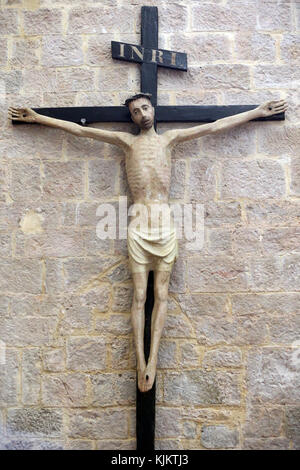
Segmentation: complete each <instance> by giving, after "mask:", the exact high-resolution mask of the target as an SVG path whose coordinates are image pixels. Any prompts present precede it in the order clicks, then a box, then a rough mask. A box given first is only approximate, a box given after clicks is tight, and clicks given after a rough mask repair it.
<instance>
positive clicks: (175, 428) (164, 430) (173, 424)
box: [155, 406, 182, 439]
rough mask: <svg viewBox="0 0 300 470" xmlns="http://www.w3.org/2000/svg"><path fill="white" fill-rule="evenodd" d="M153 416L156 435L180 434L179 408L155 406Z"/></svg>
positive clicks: (160, 436) (163, 436) (171, 436)
mask: <svg viewBox="0 0 300 470" xmlns="http://www.w3.org/2000/svg"><path fill="white" fill-rule="evenodd" d="M155 411H156V416H155V423H156V429H157V432H156V437H157V438H158V439H163V438H176V437H178V436H180V435H181V414H182V413H181V409H180V408H167V407H165V406H157V407H156V409H155Z"/></svg>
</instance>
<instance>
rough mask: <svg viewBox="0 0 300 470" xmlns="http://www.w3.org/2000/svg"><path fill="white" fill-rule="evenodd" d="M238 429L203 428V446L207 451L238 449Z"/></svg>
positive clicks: (223, 427)
mask: <svg viewBox="0 0 300 470" xmlns="http://www.w3.org/2000/svg"><path fill="white" fill-rule="evenodd" d="M238 440H239V439H238V431H237V429H230V428H228V427H227V426H222V425H219V426H203V428H202V430H201V444H202V445H203V446H204V447H206V448H207V449H236V448H237V445H238Z"/></svg>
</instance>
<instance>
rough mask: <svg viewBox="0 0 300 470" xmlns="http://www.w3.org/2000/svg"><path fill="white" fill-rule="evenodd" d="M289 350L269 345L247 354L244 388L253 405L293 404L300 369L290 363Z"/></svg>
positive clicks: (299, 380)
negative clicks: (245, 385) (245, 384)
mask: <svg viewBox="0 0 300 470" xmlns="http://www.w3.org/2000/svg"><path fill="white" fill-rule="evenodd" d="M292 353H293V351H291V350H289V349H284V348H276V349H275V348H272V347H270V348H261V349H256V351H251V352H250V353H249V355H248V360H247V387H248V398H249V400H250V402H251V403H252V404H260V403H270V404H275V403H276V404H278V405H279V404H293V403H294V402H295V401H297V400H298V397H299V393H298V391H299V385H300V370H299V368H298V369H297V367H295V366H294V364H293V361H292Z"/></svg>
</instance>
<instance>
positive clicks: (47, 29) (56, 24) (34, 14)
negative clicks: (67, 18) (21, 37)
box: [23, 8, 62, 36]
mask: <svg viewBox="0 0 300 470" xmlns="http://www.w3.org/2000/svg"><path fill="white" fill-rule="evenodd" d="M23 21H24V33H25V34H26V35H29V36H32V35H36V34H38V35H42V34H59V33H62V11H61V10H59V9H54V8H51V9H50V8H39V9H37V10H33V11H30V10H25V11H24V13H23Z"/></svg>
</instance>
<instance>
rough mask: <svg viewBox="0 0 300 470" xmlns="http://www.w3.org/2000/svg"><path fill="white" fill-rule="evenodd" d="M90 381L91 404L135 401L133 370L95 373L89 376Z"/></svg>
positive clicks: (114, 404)
mask: <svg viewBox="0 0 300 470" xmlns="http://www.w3.org/2000/svg"><path fill="white" fill-rule="evenodd" d="M90 381H91V390H92V406H112V405H113V406H116V405H133V404H134V403H135V400H136V373H135V372H131V371H124V372H119V373H115V374H95V375H91V376H90ZM108 437H110V436H109V435H108V436H106V438H108Z"/></svg>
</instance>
